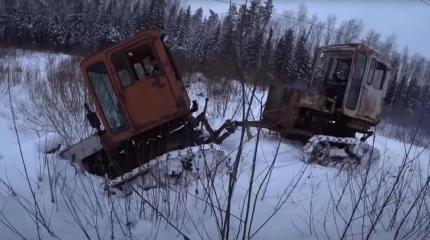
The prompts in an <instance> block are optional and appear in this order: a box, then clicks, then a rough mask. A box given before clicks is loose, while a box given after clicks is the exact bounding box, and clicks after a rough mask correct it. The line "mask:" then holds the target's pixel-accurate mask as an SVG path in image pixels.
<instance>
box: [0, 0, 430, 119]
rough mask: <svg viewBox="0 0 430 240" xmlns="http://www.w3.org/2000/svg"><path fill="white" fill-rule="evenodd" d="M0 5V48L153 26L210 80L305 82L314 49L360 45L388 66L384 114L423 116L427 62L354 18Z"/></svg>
mask: <svg viewBox="0 0 430 240" xmlns="http://www.w3.org/2000/svg"><path fill="white" fill-rule="evenodd" d="M225 2H226V4H229V3H228V1H225ZM0 6H1V13H0V41H1V44H3V45H6V46H8V45H9V46H10V45H13V46H21V47H35V48H40V49H48V50H59V51H65V52H81V53H88V52H90V51H94V50H96V49H100V48H103V47H106V46H109V45H110V44H112V43H114V42H117V41H119V40H121V39H124V38H127V37H129V36H131V35H133V34H134V33H136V32H138V31H141V30H144V29H146V28H148V27H149V26H156V27H158V28H160V29H162V30H164V31H165V32H166V33H167V34H168V36H169V41H170V47H171V48H172V50H173V51H174V53H175V56H177V57H179V58H183V59H181V61H180V62H181V63H183V65H184V68H183V69H187V68H188V69H189V70H197V71H207V73H208V74H213V75H216V76H217V77H225V76H227V77H235V74H238V73H241V74H243V73H246V74H245V75H246V76H245V77H249V78H253V79H254V80H255V79H258V81H260V82H261V83H263V84H268V83H270V82H272V81H287V82H288V81H291V80H292V79H294V80H298V81H306V80H307V79H309V78H310V76H311V73H312V69H313V65H314V63H315V57H316V53H317V50H318V48H319V47H320V46H325V45H330V44H340V43H350V42H363V43H365V44H367V45H369V46H370V47H372V48H375V49H377V50H378V51H379V52H380V53H381V54H382V55H383V56H385V57H387V58H389V59H391V61H392V75H391V77H390V79H389V80H390V85H389V90H388V96H387V98H386V101H387V104H388V108H387V109H388V110H389V111H388V112H390V113H394V112H402V113H404V112H406V113H408V115H411V116H416V115H419V114H420V113H422V112H429V110H430V93H429V82H430V61H429V60H428V59H426V58H424V57H422V56H420V55H418V54H414V55H411V54H410V53H409V51H408V50H407V48H405V49H403V50H402V51H400V52H399V51H398V49H397V48H398V46H397V44H396V38H395V36H389V37H387V38H385V39H382V38H381V35H380V34H379V33H377V32H375V31H373V30H370V31H368V32H366V33H364V32H363V31H364V26H363V23H362V21H361V20H357V19H350V20H347V21H342V22H338V21H337V19H336V17H335V16H329V17H328V18H327V19H324V20H320V19H318V17H317V16H316V15H310V14H309V13H308V11H307V8H306V6H304V5H303V6H300V8H299V9H298V10H297V11H289V12H285V13H283V14H274V11H273V10H274V7H273V1H272V0H264V1H263V0H250V1H248V4H247V5H246V6H245V5H235V4H231V5H229V9H228V12H227V13H226V14H223V15H220V14H218V13H216V12H213V11H209V12H208V13H204V12H203V10H202V9H201V8H199V9H197V10H195V11H192V10H191V8H190V6H183V5H181V4H180V2H179V1H174V0H146V1H142V0H141V1H138V0H122V1H119V0H74V1H66V0H0ZM238 69H240V71H237V70H238Z"/></svg>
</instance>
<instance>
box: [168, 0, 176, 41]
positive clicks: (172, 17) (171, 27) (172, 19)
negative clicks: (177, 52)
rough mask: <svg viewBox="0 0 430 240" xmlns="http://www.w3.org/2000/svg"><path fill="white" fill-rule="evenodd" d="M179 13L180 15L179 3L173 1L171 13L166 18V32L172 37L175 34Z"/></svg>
mask: <svg viewBox="0 0 430 240" xmlns="http://www.w3.org/2000/svg"><path fill="white" fill-rule="evenodd" d="M177 15H178V5H176V4H175V3H173V4H172V6H171V7H170V9H169V13H168V15H167V19H166V32H167V34H168V35H169V36H171V37H173V36H174V35H175V25H176V18H177Z"/></svg>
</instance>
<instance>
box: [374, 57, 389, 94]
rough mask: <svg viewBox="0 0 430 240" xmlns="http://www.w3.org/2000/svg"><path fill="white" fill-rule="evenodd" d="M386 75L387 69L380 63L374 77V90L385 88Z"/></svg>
mask: <svg viewBox="0 0 430 240" xmlns="http://www.w3.org/2000/svg"><path fill="white" fill-rule="evenodd" d="M386 73H387V67H386V66H385V65H384V64H382V63H381V62H378V63H377V65H376V68H375V71H374V72H373V77H372V79H373V80H372V86H373V87H374V88H376V89H379V90H380V89H382V88H383V86H384V82H385V75H386Z"/></svg>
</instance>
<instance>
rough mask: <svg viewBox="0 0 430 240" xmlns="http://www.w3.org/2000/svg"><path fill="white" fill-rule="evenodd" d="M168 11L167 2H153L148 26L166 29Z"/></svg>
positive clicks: (161, 0)
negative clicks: (166, 13)
mask: <svg viewBox="0 0 430 240" xmlns="http://www.w3.org/2000/svg"><path fill="white" fill-rule="evenodd" d="M165 9H166V1H165V0H151V3H150V5H149V12H148V21H149V22H148V25H151V26H155V27H157V28H159V29H164V28H165V24H164V20H165V19H164V17H165V14H164V11H165Z"/></svg>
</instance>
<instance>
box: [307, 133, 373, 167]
mask: <svg viewBox="0 0 430 240" xmlns="http://www.w3.org/2000/svg"><path fill="white" fill-rule="evenodd" d="M303 150H304V152H305V158H304V161H305V162H307V163H315V164H319V165H322V166H332V167H340V168H341V169H345V168H346V169H350V168H355V167H356V166H359V165H366V163H369V164H371V163H373V162H375V161H376V160H378V159H379V151H378V149H376V148H375V147H373V146H371V145H369V144H367V143H366V142H364V141H360V140H358V139H355V138H340V137H333V136H325V135H316V136H313V137H312V138H311V139H309V141H308V143H307V144H306V145H305V146H304V147H303Z"/></svg>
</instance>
